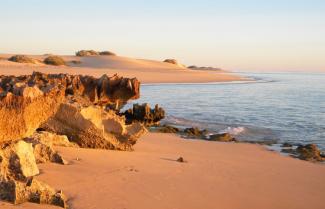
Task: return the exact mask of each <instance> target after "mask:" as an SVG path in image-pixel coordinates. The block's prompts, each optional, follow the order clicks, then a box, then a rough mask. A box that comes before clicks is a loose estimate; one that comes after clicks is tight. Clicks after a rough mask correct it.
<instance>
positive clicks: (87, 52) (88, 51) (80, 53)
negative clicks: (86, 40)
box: [76, 50, 99, 57]
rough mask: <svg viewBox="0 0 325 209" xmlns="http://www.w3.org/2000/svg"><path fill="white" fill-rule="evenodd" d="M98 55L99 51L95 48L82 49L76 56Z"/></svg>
mask: <svg viewBox="0 0 325 209" xmlns="http://www.w3.org/2000/svg"><path fill="white" fill-rule="evenodd" d="M97 55H99V53H98V52H96V51H94V50H81V51H78V52H76V56H78V57H86V56H97Z"/></svg>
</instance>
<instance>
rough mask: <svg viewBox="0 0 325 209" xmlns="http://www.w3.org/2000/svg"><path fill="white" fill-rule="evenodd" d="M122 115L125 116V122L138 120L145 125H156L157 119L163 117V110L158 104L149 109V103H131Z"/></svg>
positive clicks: (129, 122)
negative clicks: (129, 107) (131, 106)
mask: <svg viewBox="0 0 325 209" xmlns="http://www.w3.org/2000/svg"><path fill="white" fill-rule="evenodd" d="M122 115H124V116H125V118H126V122H127V123H128V124H131V123H133V122H140V123H142V124H144V125H145V126H153V125H158V124H159V121H160V120H162V119H164V118H165V110H164V109H163V108H161V107H159V106H158V105H155V108H154V109H151V108H150V106H149V104H147V103H144V104H141V105H140V104H133V108H131V109H128V110H127V111H125V112H124V113H122Z"/></svg>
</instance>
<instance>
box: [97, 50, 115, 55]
mask: <svg viewBox="0 0 325 209" xmlns="http://www.w3.org/2000/svg"><path fill="white" fill-rule="evenodd" d="M99 55H102V56H116V54H115V53H113V52H110V51H102V52H99Z"/></svg>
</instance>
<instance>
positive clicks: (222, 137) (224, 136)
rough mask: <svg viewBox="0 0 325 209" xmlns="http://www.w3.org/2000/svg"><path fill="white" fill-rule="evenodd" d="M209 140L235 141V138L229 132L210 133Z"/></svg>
mask: <svg viewBox="0 0 325 209" xmlns="http://www.w3.org/2000/svg"><path fill="white" fill-rule="evenodd" d="M208 140H209V141H218V142H236V141H237V140H236V139H235V138H234V137H233V136H232V135H231V134H229V133H222V134H212V135H210V136H209V138H208Z"/></svg>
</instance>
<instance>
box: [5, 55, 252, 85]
mask: <svg viewBox="0 0 325 209" xmlns="http://www.w3.org/2000/svg"><path fill="white" fill-rule="evenodd" d="M10 56H11V55H7V54H2V55H1V54H0V57H3V58H9V57H10ZM29 57H32V58H34V59H43V58H44V57H45V56H37V55H30V56H29ZM62 58H63V59H64V60H66V61H67V62H71V61H80V62H81V64H79V65H70V66H49V65H45V64H22V63H15V62H10V61H7V60H0V74H3V75H16V76H17V75H25V74H31V73H33V71H39V72H42V73H69V74H81V75H91V76H94V77H100V76H102V75H103V74H108V75H109V76H112V75H114V74H118V75H120V76H124V77H128V78H133V77H136V78H138V79H139V80H140V82H141V83H143V84H152V83H209V82H233V81H247V80H251V79H248V78H245V77H242V76H239V75H237V74H235V73H232V72H227V71H218V72H216V71H209V70H207V71H198V70H191V69H188V68H181V67H179V66H177V65H173V64H169V63H164V62H160V61H153V60H143V59H134V58H128V57H120V56H94V57H77V56H62Z"/></svg>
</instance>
